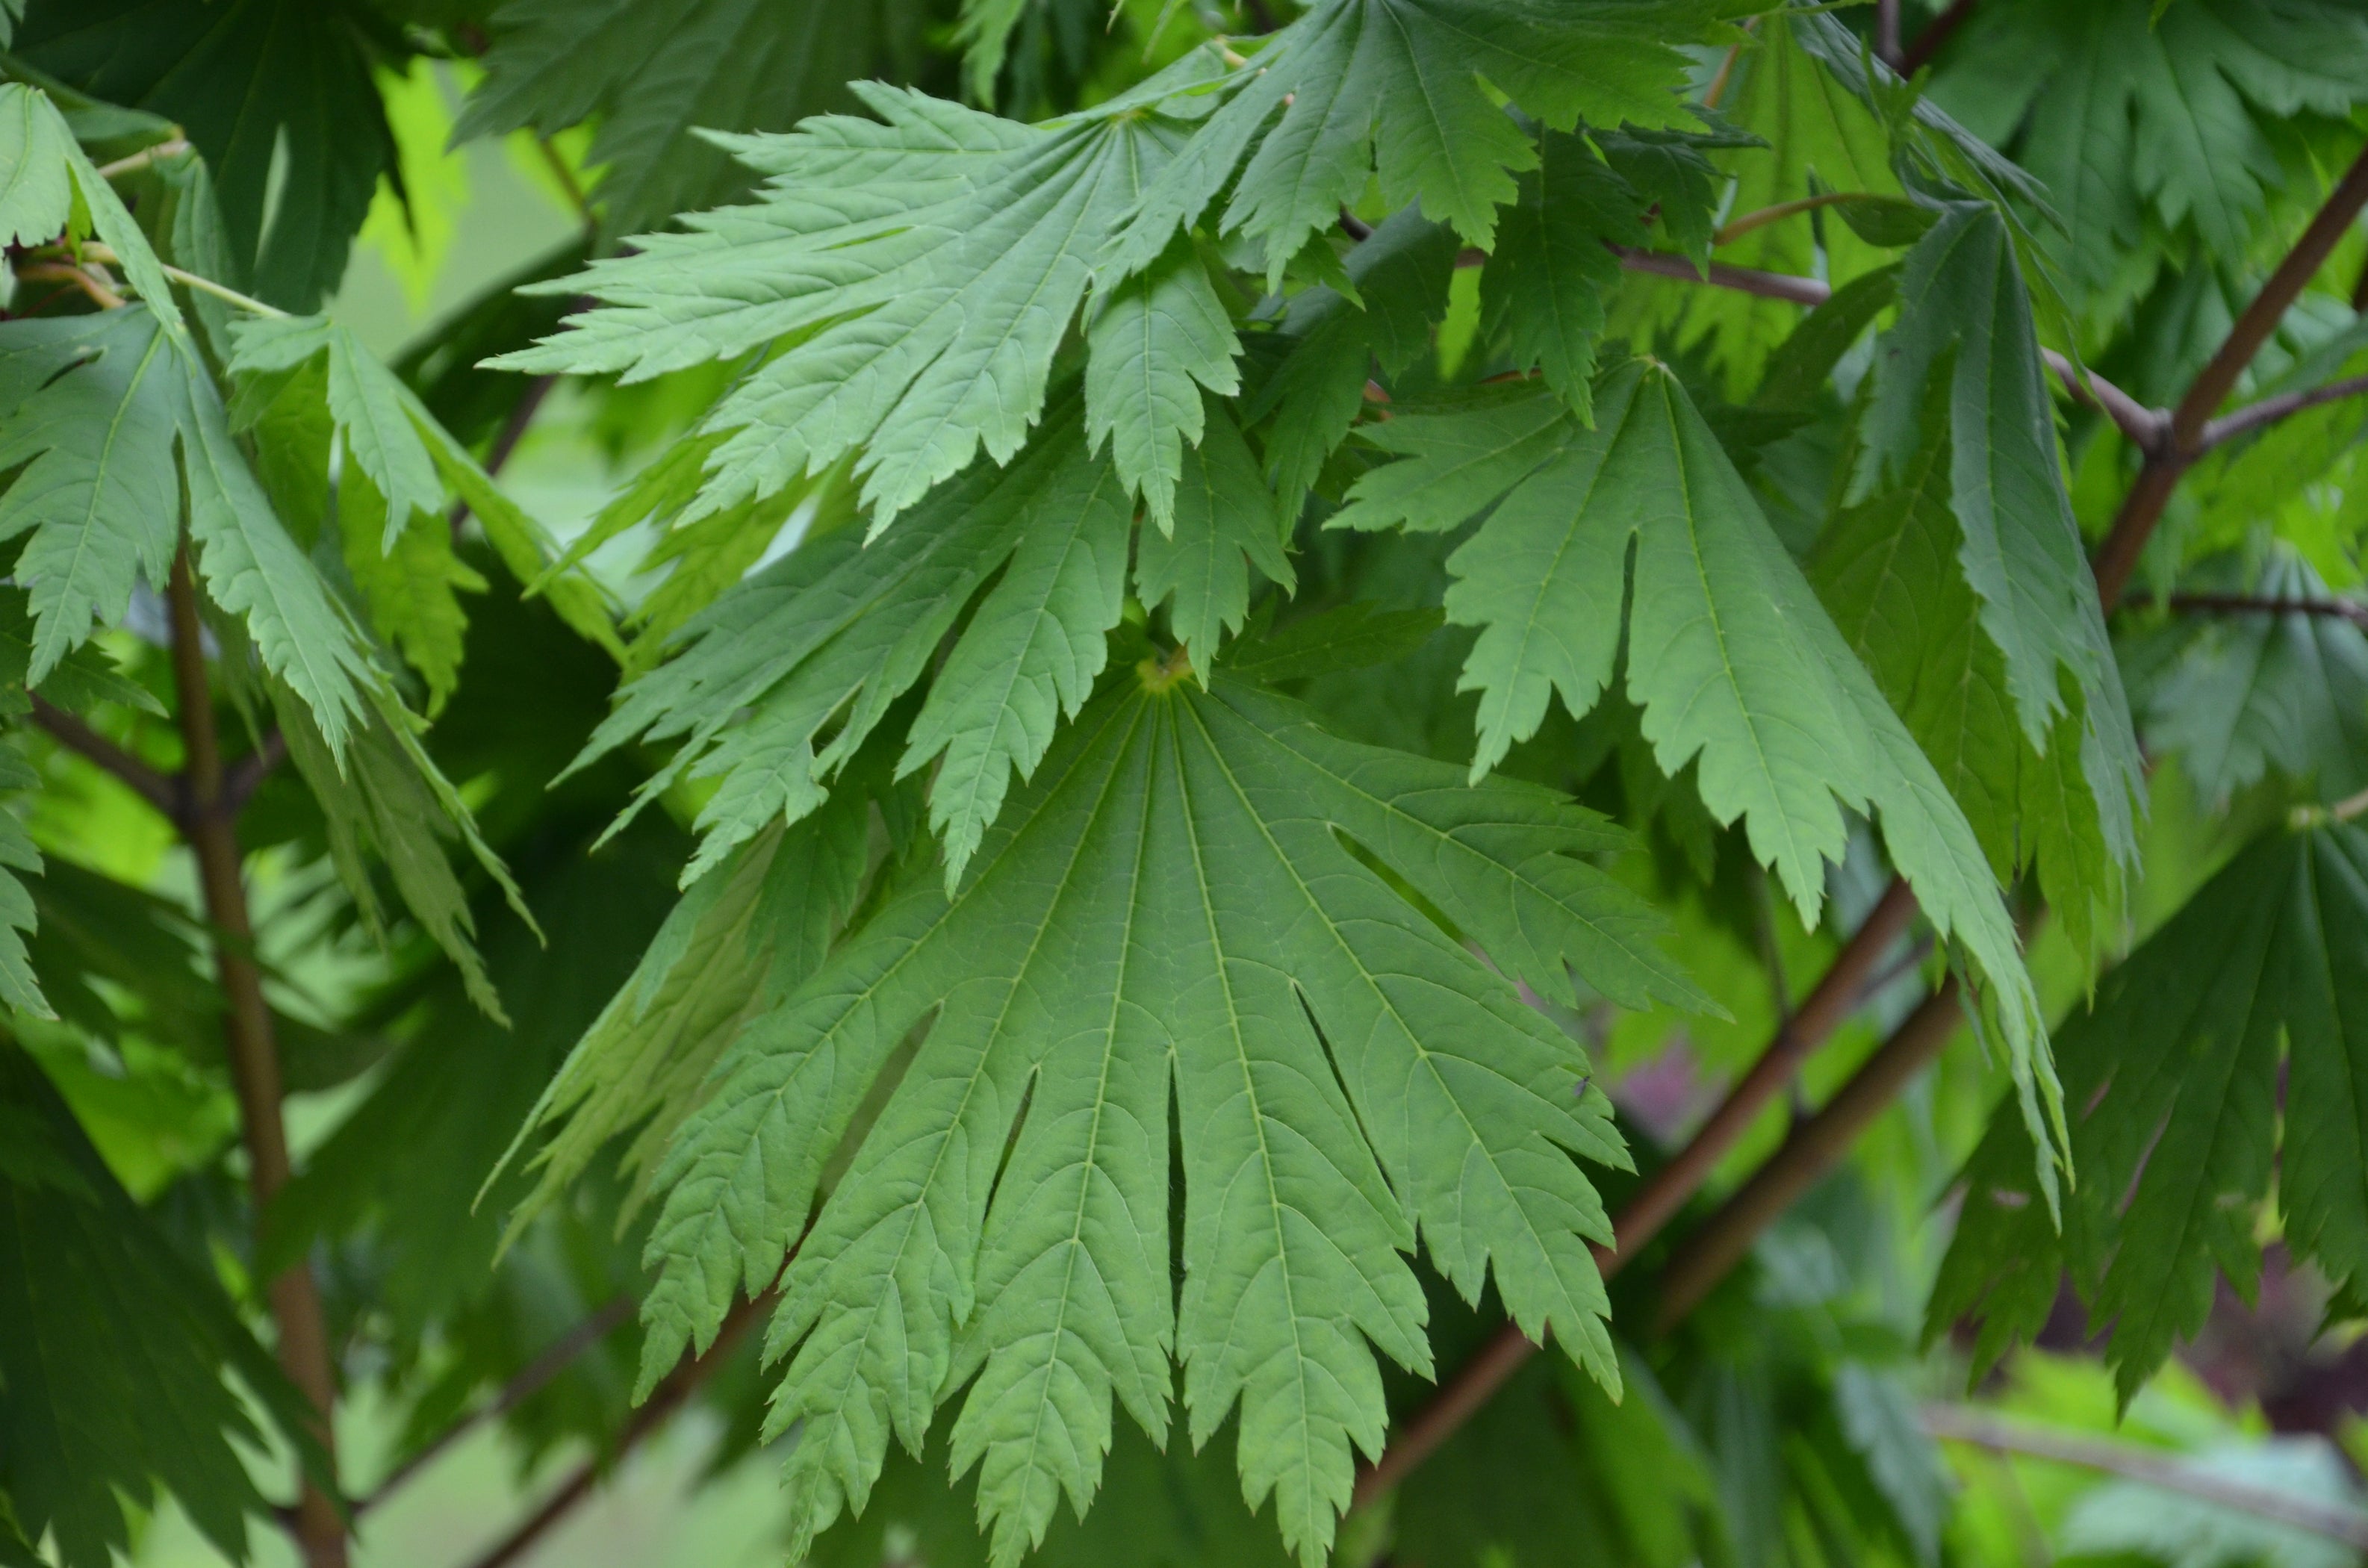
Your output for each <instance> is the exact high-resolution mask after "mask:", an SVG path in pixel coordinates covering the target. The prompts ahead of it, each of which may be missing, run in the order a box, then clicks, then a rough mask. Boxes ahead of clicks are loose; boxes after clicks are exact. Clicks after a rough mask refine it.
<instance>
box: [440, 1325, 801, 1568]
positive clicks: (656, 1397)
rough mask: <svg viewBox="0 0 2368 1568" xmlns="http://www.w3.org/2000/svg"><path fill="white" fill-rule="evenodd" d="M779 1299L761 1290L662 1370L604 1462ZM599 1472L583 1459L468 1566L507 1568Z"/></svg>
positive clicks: (618, 1454) (670, 1408) (688, 1389)
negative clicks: (708, 1339)
mask: <svg viewBox="0 0 2368 1568" xmlns="http://www.w3.org/2000/svg"><path fill="white" fill-rule="evenodd" d="M779 1300H780V1297H779V1296H778V1295H777V1294H776V1293H775V1292H774V1291H772V1290H767V1291H764V1292H763V1293H762V1294H760V1295H758V1296H757V1297H755V1298H754V1299H751V1300H746V1301H741V1302H740V1303H739V1304H738V1305H736V1306H734V1308H733V1309H732V1311H731V1312H728V1313H726V1314H725V1315H724V1319H723V1323H722V1324H720V1325H718V1327H717V1328H716V1331H715V1338H714V1340H713V1341H712V1343H711V1344H710V1345H709V1346H708V1347H707V1351H706V1353H705V1354H704V1355H701V1356H700V1357H697V1358H694V1359H692V1360H689V1361H685V1362H684V1363H683V1364H682V1365H681V1366H679V1367H677V1368H676V1369H674V1370H673V1371H671V1372H668V1373H667V1374H666V1378H665V1381H662V1382H660V1383H659V1384H658V1386H657V1387H656V1389H655V1390H654V1391H653V1392H651V1394H650V1397H649V1398H648V1399H647V1400H645V1401H643V1403H642V1407H641V1408H640V1409H639V1410H636V1411H634V1412H633V1415H632V1419H631V1420H629V1421H627V1422H626V1423H625V1427H624V1430H623V1431H621V1432H620V1433H619V1434H618V1435H617V1446H616V1449H615V1451H614V1453H613V1454H611V1455H610V1456H609V1459H610V1460H619V1459H622V1458H623V1457H624V1456H625V1455H626V1454H628V1453H630V1452H632V1450H633V1449H634V1448H635V1447H637V1446H638V1445H639V1444H640V1443H641V1441H642V1439H643V1438H644V1437H648V1436H649V1435H650V1434H651V1433H652V1432H655V1431H656V1430H657V1428H658V1427H659V1426H663V1425H665V1423H666V1418H667V1417H668V1416H671V1415H673V1414H674V1413H675V1412H676V1411H677V1410H678V1409H680V1408H681V1407H682V1406H683V1404H684V1403H686V1402H688V1401H689V1398H690V1396H691V1395H692V1393H694V1392H697V1390H698V1388H699V1385H700V1383H701V1382H703V1381H706V1379H707V1376H708V1374H710V1373H711V1372H712V1371H714V1370H715V1369H716V1368H717V1367H719V1366H721V1365H723V1359H724V1358H725V1357H726V1356H728V1355H730V1354H731V1352H732V1350H733V1349H734V1346H737V1345H738V1344H739V1342H740V1339H741V1336H742V1335H746V1333H747V1332H748V1330H749V1329H751V1328H753V1327H755V1326H756V1324H757V1320H758V1319H760V1318H762V1317H763V1316H764V1315H765V1314H766V1313H767V1312H770V1311H771V1310H772V1309H773V1305H774V1303H775V1302H776V1301H779ZM605 1468H606V1465H605V1464H604V1463H603V1462H602V1461H601V1460H598V1459H592V1460H585V1461H584V1463H583V1464H581V1465H579V1466H577V1467H576V1469H575V1472H574V1473H573V1474H571V1475H569V1476H568V1478H567V1479H566V1480H565V1481H563V1482H561V1483H559V1487H558V1489H557V1490H556V1491H554V1492H552V1494H551V1495H550V1496H549V1497H548V1498H546V1499H544V1500H543V1502H542V1505H541V1506H540V1507H538V1508H536V1509H535V1511H534V1512H533V1513H531V1514H529V1515H528V1516H527V1517H525V1518H524V1519H522V1520H520V1521H519V1522H518V1526H517V1527H516V1528H513V1529H512V1530H511V1531H510V1532H509V1534H507V1535H506V1536H504V1537H503V1538H502V1539H501V1540H498V1541H496V1542H495V1543H494V1545H493V1546H492V1547H491V1548H489V1549H488V1550H487V1551H485V1553H484V1555H483V1556H481V1557H478V1558H477V1559H475V1560H474V1561H473V1562H472V1563H471V1564H470V1568H507V1564H509V1563H512V1562H517V1561H518V1559H519V1558H520V1557H521V1556H523V1555H525V1553H526V1551H527V1549H528V1548H529V1547H531V1546H532V1545H534V1543H535V1542H536V1541H538V1540H541V1539H542V1537H543V1536H544V1535H545V1534H546V1533H547V1532H548V1531H549V1530H550V1529H551V1528H552V1526H553V1525H555V1524H557V1523H558V1522H559V1521H560V1520H561V1519H564V1518H565V1517H567V1515H568V1514H569V1512H570V1511H572V1510H573V1509H574V1508H575V1505H576V1504H578V1503H581V1502H582V1501H583V1500H584V1499H585V1498H586V1497H587V1496H589V1495H590V1494H591V1492H592V1488H593V1486H594V1484H595V1483H598V1480H599V1479H600V1473H601V1471H603V1470H604V1469H605Z"/></svg>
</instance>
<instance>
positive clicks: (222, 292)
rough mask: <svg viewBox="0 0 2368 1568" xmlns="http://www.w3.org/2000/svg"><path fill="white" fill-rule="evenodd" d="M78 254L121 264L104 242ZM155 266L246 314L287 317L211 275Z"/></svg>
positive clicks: (280, 318)
mask: <svg viewBox="0 0 2368 1568" xmlns="http://www.w3.org/2000/svg"><path fill="white" fill-rule="evenodd" d="M82 254H83V255H84V256H88V257H89V258H90V259H91V260H93V261H97V262H104V263H105V264H106V265H108V266H109V267H121V266H122V265H123V258H122V257H121V256H117V255H116V254H115V252H114V251H113V250H112V249H110V248H109V247H108V246H106V245H102V244H85V245H84V246H83V247H82ZM156 267H157V270H159V271H161V272H162V273H164V275H165V277H167V278H171V279H172V280H173V281H174V282H176V283H179V284H183V285H185V286H187V287H188V288H191V289H195V290H198V291H199V293H203V294H211V295H212V296H213V297H214V298H215V299H217V300H220V301H222V302H223V303H225V304H231V305H235V306H237V307H238V308H239V309H240V310H242V311H245V312H248V313H249V314H250V315H258V316H269V317H271V318H273V319H274V320H276V321H286V320H287V319H288V312H286V311H283V310H281V309H280V308H279V306H277V305H267V304H265V303H264V302H263V301H261V300H258V299H256V298H255V297H254V296H252V295H248V294H242V293H240V292H239V291H238V290H235V289H233V288H231V287H230V286H228V285H227V284H222V283H217V282H215V281H214V280H213V279H212V278H200V277H199V275H198V274H196V273H194V272H186V271H183V270H182V269H181V268H180V267H173V266H170V265H168V264H166V263H165V262H161V261H160V262H158V263H157V264H156ZM122 302H123V301H120V300H118V301H116V303H117V304H121V303H122Z"/></svg>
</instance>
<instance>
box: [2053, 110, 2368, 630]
mask: <svg viewBox="0 0 2368 1568" xmlns="http://www.w3.org/2000/svg"><path fill="white" fill-rule="evenodd" d="M2362 206H2368V152H2363V153H2361V154H2360V156H2359V157H2358V158H2357V159H2355V160H2353V162H2352V165H2351V168H2349V169H2347V170H2346V171H2344V176H2343V177H2342V178H2341V179H2340V180H2339V181H2337V182H2336V186H2335V188H2334V189H2333V190H2332V191H2330V192H2328V198H2327V201H2326V204H2325V205H2324V206H2322V207H2320V208H2319V210H2318V213H2317V216H2316V217H2314V218H2312V219H2311V221H2310V226H2309V227H2308V228H2306V229H2305V230H2304V231H2303V233H2302V237H2301V238H2300V239H2298V240H2296V241H2295V242H2294V249H2292V250H2290V251H2288V252H2287V253H2286V258H2285V259H2284V260H2283V261H2282V262H2280V263H2278V269H2277V270H2276V271H2275V272H2273V273H2271V274H2270V280H2269V281H2268V282H2267V283H2264V284H2263V285H2261V291H2260V293H2258V294H2256V295H2254V296H2253V301H2252V303H2250V304H2248V305H2247V306H2246V307H2245V313H2244V314H2243V315H2241V316H2238V317H2237V324H2236V325H2234V326H2232V327H2230V328H2229V329H2228V336H2227V338H2226V341H2224V342H2223V343H2222V344H2221V345H2220V348H2219V351H2218V352H2217V353H2215V354H2214V355H2213V356H2212V358H2211V362H2210V363H2208V364H2206V365H2205V366H2204V367H2203V370H2202V371H2201V372H2200V373H2199V374H2198V375H2197V376H2196V378H2195V380H2194V381H2193V382H2192V384H2191V385H2190V386H2189V387H2188V389H2187V395H2186V396H2185V397H2182V398H2180V400H2179V407H2178V408H2177V409H2175V410H2173V411H2172V413H2171V416H2170V425H2169V429H2168V430H2167V431H2166V432H2165V433H2164V438H2163V440H2162V442H2161V444H2159V445H2158V446H2156V447H2154V448H2152V449H2149V450H2147V452H2146V462H2145V463H2144V465H2143V466H2141V467H2140V468H2139V470H2138V478H2137V483H2135V484H2133V485H2132V486H2131V487H2130V493H2129V494H2128V495H2126V496H2124V497H2123V501H2122V509H2121V511H2120V513H2119V514H2118V515H2117V516H2116V517H2114V518H2113V528H2112V533H2110V534H2108V535H2107V536H2106V538H2105V544H2104V548H2103V549H2101V550H2100V551H2098V552H2097V562H2096V570H2097V597H2099V599H2100V600H2101V601H2102V602H2103V604H2104V607H2105V608H2107V609H2108V610H2110V609H2112V608H2113V606H2114V604H2115V603H2117V602H2118V601H2119V600H2120V598H2121V597H2122V590H2123V588H2125V587H2127V586H2128V585H2129V580H2130V574H2131V573H2132V572H2134V571H2135V570H2136V569H2137V563H2138V557H2139V556H2140V555H2141V554H2143V553H2144V552H2145V551H2146V540H2149V539H2151V538H2153V537H2154V530H2155V525H2157V523H2159V522H2161V521H2162V511H2163V507H2164V506H2167V505H2169V501H2170V493H2171V492H2172V491H2173V490H2175V489H2176V488H2178V485H2179V478H2180V474H2182V473H2184V472H2186V470H2187V467H2188V465H2189V464H2191V463H2192V462H2193V461H2194V460H2196V459H2197V458H2199V457H2201V456H2203V452H2204V451H2205V449H2206V448H2205V434H2206V431H2207V429H2208V428H2209V426H2210V425H2211V423H2212V415H2214V413H2216V412H2217V411H2218V410H2219V407H2220V405H2221V404H2222V403H2226V402H2227V401H2228V394H2229V393H2230V392H2235V391H2236V390H2237V379H2238V378H2239V377H2241V376H2242V375H2243V374H2244V373H2245V368H2246V367H2247V366H2248V365H2250V364H2251V363H2252V362H2253V356H2255V355H2256V354H2258V353H2260V349H2261V345H2262V344H2264V343H2266V342H2268V341H2269V339H2270V335H2271V333H2273V332H2275V331H2276V330H2277V326H2278V323H2279V322H2281V321H2283V320H2284V319H2285V313H2286V310H2287V308H2288V307H2289V306H2291V305H2292V304H2293V303H2294V301H2295V300H2296V299H2297V298H2299V297H2300V296H2301V294H2302V291H2303V289H2304V287H2305V285H2307V284H2308V283H2309V282H2310V280H2311V279H2312V278H2315V277H2317V274H2318V269H2319V268H2320V267H2323V266H2325V265H2326V264H2327V258H2328V256H2329V255H2330V254H2332V253H2333V251H2334V249H2335V246H2336V243H2337V242H2338V241H2340V239H2342V238H2343V236H2344V234H2345V233H2346V232H2347V231H2349V230H2350V229H2351V221H2352V220H2353V219H2354V218H2356V217H2358V216H2359V215H2360V210H2361V208H2362ZM2271 401H2274V400H2271ZM2289 412H2290V411H2289ZM2230 417H2231V418H2242V417H2243V415H2241V414H2239V415H2231V416H2230Z"/></svg>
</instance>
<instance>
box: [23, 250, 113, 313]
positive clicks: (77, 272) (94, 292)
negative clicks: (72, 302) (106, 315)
mask: <svg viewBox="0 0 2368 1568" xmlns="http://www.w3.org/2000/svg"><path fill="white" fill-rule="evenodd" d="M17 277H18V278H34V279H36V280H47V281H50V282H53V283H63V284H66V285H68V286H69V287H71V288H74V289H79V290H82V292H83V293H84V294H85V295H87V296H88V297H89V299H90V301H91V303H93V304H95V305H97V307H98V308H99V309H100V310H102V311H120V310H121V309H122V308H123V305H124V300H123V296H122V295H120V294H119V293H117V292H116V291H115V290H112V289H110V288H108V286H107V285H106V284H104V283H101V282H100V281H99V280H98V279H97V278H93V277H92V276H91V275H90V274H89V273H87V272H85V271H84V270H83V269H82V268H81V267H69V266H67V265H66V264H65V263H64V262H63V261H28V262H25V263H22V264H20V265H19V266H18V267H17ZM55 297H56V296H54V295H52V296H51V298H53V299H54V298H55Z"/></svg>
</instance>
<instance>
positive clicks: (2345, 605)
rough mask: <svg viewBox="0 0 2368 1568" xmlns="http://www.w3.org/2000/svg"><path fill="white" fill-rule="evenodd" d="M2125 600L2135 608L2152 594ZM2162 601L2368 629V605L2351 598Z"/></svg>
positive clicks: (2200, 611)
mask: <svg viewBox="0 0 2368 1568" xmlns="http://www.w3.org/2000/svg"><path fill="white" fill-rule="evenodd" d="M2122 602H2123V604H2125V605H2127V606H2129V607H2130V608H2133V609H2135V608H2141V607H2143V606H2147V605H2152V604H2154V603H2155V602H2157V601H2156V600H2155V597H2154V596H2153V595H2151V594H2130V595H2125V596H2124V597H2123V600H2122ZM2161 603H2162V604H2163V605H2164V606H2166V607H2167V608H2170V609H2174V610H2180V611H2184V612H2186V613H2189V614H2195V615H2323V616H2328V617H2330V618H2332V619H2337V620H2348V621H2350V622H2351V624H2352V625H2354V626H2356V627H2359V628H2360V629H2361V630H2362V631H2368V604H2359V603H2356V602H2354V601H2352V600H2351V599H2276V598H2260V597H2256V596H2254V595H2251V594H2173V595H2171V596H2170V597H2169V598H2168V599H2164V600H2162V601H2161Z"/></svg>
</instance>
